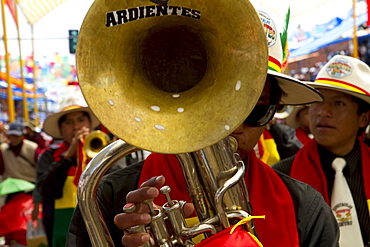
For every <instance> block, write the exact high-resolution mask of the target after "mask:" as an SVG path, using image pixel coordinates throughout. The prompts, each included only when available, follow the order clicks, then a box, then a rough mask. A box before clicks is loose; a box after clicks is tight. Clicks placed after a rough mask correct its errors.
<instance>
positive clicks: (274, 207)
mask: <svg viewBox="0 0 370 247" xmlns="http://www.w3.org/2000/svg"><path fill="white" fill-rule="evenodd" d="M246 167H247V170H246V175H245V182H246V186H247V189H248V192H249V197H250V201H251V203H252V206H253V212H252V215H256V216H259V215H265V219H256V220H254V223H255V225H256V229H257V233H258V238H259V240H260V242H261V243H262V245H263V246H265V247H275V246H284V247H291V246H299V238H298V232H297V223H296V216H295V215H296V214H295V210H294V205H293V200H292V198H291V195H290V193H289V191H288V189H287V188H286V186H285V184H284V182H283V181H282V180H281V179H280V177H279V176H278V175H277V174H276V173H275V172H274V171H273V170H272V169H271V168H270V167H269V166H267V165H266V164H264V163H263V162H262V161H261V160H259V159H258V158H257V157H256V155H255V153H254V151H253V150H252V151H251V152H250V153H249V155H248V164H246ZM159 175H163V176H164V177H165V178H166V185H169V186H170V187H171V195H172V199H174V200H185V201H188V202H190V201H191V200H190V197H189V194H188V188H187V185H186V181H185V179H184V176H183V173H182V171H181V166H180V164H179V162H178V160H177V158H176V156H174V155H164V154H156V153H152V154H151V155H149V157H148V158H147V159H146V161H145V163H144V166H143V170H142V173H141V177H140V181H139V184H141V183H142V182H144V181H147V180H148V179H150V178H152V177H153V176H159ZM154 202H155V203H156V204H158V205H163V204H164V203H166V202H167V200H166V198H165V196H164V195H162V194H160V195H159V196H158V198H156V199H155V200H154ZM282 222H284V224H282ZM217 246H219V245H217ZM230 246H232V245H230ZM234 246H237V245H234ZM243 246H245V245H243Z"/></svg>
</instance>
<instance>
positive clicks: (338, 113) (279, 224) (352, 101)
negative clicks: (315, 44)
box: [0, 12, 370, 247]
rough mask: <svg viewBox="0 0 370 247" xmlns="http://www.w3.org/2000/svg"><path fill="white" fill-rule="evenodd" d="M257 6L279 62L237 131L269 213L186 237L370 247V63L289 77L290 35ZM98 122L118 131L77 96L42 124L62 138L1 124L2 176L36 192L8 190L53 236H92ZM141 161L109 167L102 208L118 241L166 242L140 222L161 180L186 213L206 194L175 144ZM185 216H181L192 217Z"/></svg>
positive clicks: (84, 239) (18, 236)
mask: <svg viewBox="0 0 370 247" xmlns="http://www.w3.org/2000/svg"><path fill="white" fill-rule="evenodd" d="M259 14H260V18H261V20H262V21H263V23H265V24H266V25H267V24H268V23H270V24H269V25H270V26H269V27H268V28H269V29H268V30H270V32H269V33H267V38H271V33H276V34H277V35H276V36H275V37H274V39H275V42H272V43H269V47H268V52H269V62H268V65H269V66H268V71H267V76H266V80H265V81H264V82H263V83H264V85H262V86H263V90H262V92H261V94H260V97H259V99H258V102H256V104H255V106H254V108H253V110H252V111H251V113H250V114H249V116H245V120H244V122H243V123H242V124H241V125H240V126H238V127H237V128H236V129H235V130H234V131H233V132H232V133H231V136H232V137H234V138H235V139H236V140H237V143H238V148H237V151H236V153H237V157H239V158H240V161H242V162H243V163H244V166H245V174H244V181H245V186H246V188H247V191H248V193H249V198H250V204H251V212H249V213H250V214H251V215H252V216H262V215H263V216H264V219H258V218H255V219H254V220H253V222H254V225H255V230H256V235H255V236H254V235H253V234H252V233H251V232H250V231H249V230H246V228H245V227H243V225H240V226H239V225H236V226H237V227H236V232H234V233H232V234H228V237H227V240H222V241H221V240H219V239H218V238H217V236H219V234H221V233H223V232H227V233H229V232H230V228H231V227H230V228H226V229H222V230H221V232H220V233H218V234H215V235H214V236H212V237H211V238H208V239H206V240H203V241H202V239H200V240H199V239H198V240H193V239H192V240H188V241H189V242H191V243H192V244H196V243H199V245H198V246H205V245H206V244H209V245H210V244H213V245H215V246H265V247H270V246H284V247H290V246H292V247H293V246H302V247H321V246H322V247H331V246H333V247H336V246H340V247H350V246H351V247H352V246H356V247H361V246H364V247H366V246H370V207H369V205H370V166H369V162H370V148H369V146H368V143H370V142H369V140H370V138H368V135H369V131H368V130H367V127H368V125H369V122H370V67H369V66H368V65H367V64H366V63H364V62H362V61H361V60H359V59H356V58H352V57H350V56H347V55H336V56H333V57H332V58H330V60H328V61H327V62H326V63H325V65H324V66H322V67H321V68H320V70H319V71H318V73H317V74H316V75H315V77H314V78H313V80H312V82H310V83H309V82H302V81H300V80H299V79H297V78H294V77H291V76H287V75H285V74H284V73H283V69H284V68H283V49H282V44H281V36H280V35H279V33H278V31H277V29H276V27H275V24H274V25H272V24H271V23H273V21H272V19H271V17H270V16H269V15H268V14H267V13H265V12H259ZM271 30H273V31H271ZM283 106H289V107H287V108H286V109H289V110H287V111H288V112H287V114H285V116H284V117H277V114H276V113H277V110H278V109H279V108H282V107H283ZM283 109H284V108H283ZM96 129H101V130H104V131H105V132H107V133H108V134H109V131H108V130H107V129H106V128H105V127H104V126H103V125H102V124H101V123H100V122H99V120H98V119H97V118H96V116H95V115H94V114H93V112H92V110H91V109H90V108H89V107H88V106H86V105H85V104H84V103H79V102H78V103H76V102H75V101H68V102H67V103H66V104H62V105H61V108H60V110H59V111H58V112H56V113H54V114H52V115H50V116H48V117H47V118H46V120H45V122H44V123H43V126H42V132H43V133H44V134H46V135H47V136H49V137H51V138H52V140H53V141H52V142H50V141H47V140H46V139H45V138H44V136H43V135H44V134H43V133H39V132H38V131H37V129H36V127H35V125H34V124H33V123H32V122H28V123H19V122H13V123H10V124H9V125H8V127H7V128H5V127H3V125H0V134H1V136H2V137H1V142H2V143H1V146H0V174H1V176H2V180H3V181H4V180H5V179H7V178H9V177H11V178H18V179H22V180H25V181H28V182H31V183H33V184H34V185H35V188H34V189H33V190H32V191H18V192H15V193H11V194H7V195H6V200H5V204H7V203H10V202H11V201H12V200H14V198H16V196H17V195H19V194H27V195H28V196H29V197H27V200H30V198H31V200H32V202H33V209H32V212H31V213H30V214H29V215H28V218H26V220H25V222H27V221H32V220H37V219H39V218H42V221H43V225H44V229H45V231H46V236H47V240H48V243H49V246H53V247H59V246H92V243H91V240H90V236H89V233H88V230H87V227H86V220H85V219H83V217H82V214H81V208H80V207H79V205H78V203H77V200H76V198H77V197H76V196H77V188H78V181H79V178H80V176H81V174H82V172H83V171H84V169H85V168H86V166H87V165H88V163H89V162H90V160H91V157H87V156H86V152H85V151H84V148H83V147H84V142H85V140H86V139H85V138H86V137H87V136H88V135H89V134H90V133H91V132H92V131H93V130H96ZM111 137H112V136H111ZM135 161H137V162H131V161H130V162H129V164H130V165H126V164H127V162H126V160H125V164H120V163H119V162H118V164H117V166H116V167H115V168H114V169H112V170H110V171H109V172H108V174H106V175H105V176H104V177H103V179H102V180H101V181H100V184H99V188H98V191H97V197H98V203H99V207H100V210H101V214H102V217H103V218H104V220H105V222H106V226H107V228H108V229H107V230H108V231H109V233H110V235H111V237H112V241H113V242H114V244H115V246H126V247H134V246H149V245H148V243H149V242H151V243H153V244H154V242H155V241H157V242H156V244H157V245H159V244H160V241H165V240H161V239H154V238H153V235H152V232H150V231H148V232H147V231H135V230H134V229H137V228H136V226H139V225H144V226H145V225H148V224H150V223H151V222H152V221H153V220H154V218H155V217H154V216H153V212H152V211H153V209H152V208H151V207H148V206H147V205H148V204H151V203H154V204H155V205H164V204H165V203H167V202H168V197H167V196H165V195H163V194H161V193H160V192H159V188H160V187H162V186H164V185H168V186H170V187H171V195H173V196H174V198H176V200H183V201H186V202H187V203H186V204H184V207H183V214H184V215H185V217H186V218H188V219H190V218H194V217H195V216H196V214H197V213H198V211H197V212H195V206H194V204H196V203H197V202H195V201H193V199H194V197H193V195H190V194H189V191H188V186H189V183H187V179H186V178H185V177H184V175H183V173H182V171H181V166H180V162H179V160H178V159H177V157H176V156H175V155H174V154H162V153H151V154H150V155H149V156H148V157H142V159H140V160H135ZM222 181H223V180H222ZM222 185H223V184H220V186H222ZM148 201H150V202H149V203H148ZM151 201H153V202H151ZM193 203H194V204H193ZM150 209H152V211H150ZM1 213H2V211H1V209H0V214H1ZM188 219H187V220H188ZM9 220H11V219H9ZM249 220H250V219H249ZM187 222H188V221H186V223H183V224H184V225H186V226H188V227H190V225H187V224H188V223H187ZM0 229H1V225H0ZM2 230H4V229H2ZM152 230H153V228H152ZM0 233H1V231H0ZM4 236H5V239H6V244H8V245H10V244H12V243H17V244H19V245H23V246H26V245H27V239H26V228H24V229H18V230H17V231H13V232H8V233H6V234H4ZM241 239H243V240H242V241H241ZM176 241H182V240H179V239H177V240H176ZM193 241H194V242H193ZM217 241H221V242H222V243H221V242H217ZM189 242H188V243H189ZM162 244H163V242H162Z"/></svg>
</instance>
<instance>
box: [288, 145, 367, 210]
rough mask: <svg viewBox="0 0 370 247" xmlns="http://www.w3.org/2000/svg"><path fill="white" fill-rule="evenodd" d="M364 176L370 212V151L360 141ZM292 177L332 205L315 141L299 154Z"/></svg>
mask: <svg viewBox="0 0 370 247" xmlns="http://www.w3.org/2000/svg"><path fill="white" fill-rule="evenodd" d="M360 150H361V160H362V175H363V181H364V188H365V196H366V200H367V205H368V209H369V212H370V165H369V164H370V149H369V148H368V147H367V146H366V144H365V143H363V142H362V141H360ZM290 176H291V177H292V178H295V179H297V180H300V181H302V182H304V183H306V184H309V185H311V186H312V187H314V188H315V189H316V190H317V191H318V192H320V193H321V195H322V196H323V197H324V199H325V201H326V202H327V203H328V205H330V196H329V194H328V188H327V180H326V177H325V174H324V171H323V170H322V166H321V162H320V156H319V151H318V147H317V143H316V141H315V140H311V141H310V142H308V143H307V144H306V145H305V146H304V147H302V148H301V149H300V151H299V152H298V153H297V155H296V157H295V158H294V161H293V163H292V168H291V170H290Z"/></svg>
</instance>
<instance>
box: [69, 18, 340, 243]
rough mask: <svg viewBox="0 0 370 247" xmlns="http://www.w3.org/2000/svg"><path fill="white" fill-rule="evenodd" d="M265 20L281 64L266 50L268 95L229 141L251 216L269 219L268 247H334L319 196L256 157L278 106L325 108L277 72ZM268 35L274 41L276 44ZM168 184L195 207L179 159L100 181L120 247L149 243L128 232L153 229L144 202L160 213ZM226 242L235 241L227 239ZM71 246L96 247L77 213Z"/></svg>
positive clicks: (265, 227) (264, 228)
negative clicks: (237, 158)
mask: <svg viewBox="0 0 370 247" xmlns="http://www.w3.org/2000/svg"><path fill="white" fill-rule="evenodd" d="M261 19H263V20H264V22H263V23H265V24H266V26H265V27H266V30H269V31H268V34H269V37H270V38H271V39H273V40H276V43H275V42H272V43H269V47H270V49H277V54H279V51H280V56H279V55H276V54H275V53H273V52H271V50H269V51H270V53H269V54H270V60H269V65H271V67H269V72H268V75H267V78H266V81H265V84H264V89H263V92H262V93H261V95H260V98H259V100H258V102H257V104H256V105H255V108H254V109H253V110H252V112H251V113H250V114H249V116H245V117H246V118H245V121H244V122H243V123H242V124H241V125H240V126H239V127H238V128H237V129H235V130H234V131H233V133H232V134H231V135H232V136H233V137H235V138H236V139H237V141H238V145H239V146H238V150H237V153H238V154H239V156H240V157H241V158H242V159H243V161H244V164H245V166H246V173H245V181H246V186H247V188H248V192H249V196H250V201H251V204H252V208H253V210H252V212H251V213H252V215H266V219H264V220H259V219H257V220H255V221H254V223H255V226H256V231H257V233H258V238H259V241H260V242H261V243H262V245H263V246H265V247H270V246H284V247H290V246H316V247H319V246H322V247H331V246H337V242H338V226H337V224H336V222H335V219H334V216H333V214H332V213H331V211H330V208H329V207H328V206H327V205H326V204H325V202H324V201H323V198H322V196H321V195H320V194H319V193H318V192H317V191H315V190H314V189H313V188H312V187H310V186H308V185H306V184H303V183H301V182H298V181H296V180H294V179H291V178H289V177H288V176H286V175H283V174H280V173H277V172H274V171H273V169H271V168H270V167H269V166H267V165H266V164H265V163H263V162H262V161H261V160H260V159H258V158H257V157H256V154H255V152H254V150H253V147H254V146H255V145H256V144H257V141H258V140H259V138H260V136H261V134H262V132H263V131H264V129H265V127H266V124H268V123H269V122H270V120H271V119H272V118H273V116H274V114H275V111H276V109H277V107H278V105H280V104H290V103H292V104H300V103H301V104H305V103H308V102H317V101H321V100H322V96H321V94H319V93H318V92H317V91H316V90H313V88H311V87H309V86H307V85H306V84H304V83H301V82H299V81H297V80H294V79H293V78H290V77H287V76H284V75H282V74H281V73H279V72H277V71H276V70H279V71H280V70H281V65H282V64H281V61H282V48H281V43H280V39H279V33H278V32H277V30H276V27H275V24H274V23H273V21H272V19H271V18H270V16H269V15H268V14H266V13H262V14H261ZM271 30H272V31H271ZM271 34H275V36H273V37H271ZM270 63H271V64H270ZM273 68H274V69H275V70H274V71H273V70H272V69H273ZM262 83H263V82H262ZM164 184H165V185H169V186H170V187H171V194H173V195H176V200H185V201H188V202H190V201H191V199H190V196H189V194H188V188H187V185H186V181H185V178H184V176H183V174H182V172H181V167H180V164H179V162H178V160H177V158H176V157H175V156H174V155H165V154H158V153H152V154H150V155H149V156H148V158H147V159H146V160H145V162H144V164H143V163H138V164H134V165H130V166H128V167H127V168H125V169H122V170H119V171H117V172H114V173H111V174H108V175H106V176H105V177H103V180H102V181H101V183H100V185H99V189H98V195H97V197H98V202H99V206H100V209H101V211H102V215H103V218H104V220H105V222H106V224H107V226H108V231H109V233H110V234H111V236H112V239H113V241H114V243H115V246H126V247H133V246H140V245H142V244H144V243H146V242H148V241H150V235H149V234H147V233H135V234H133V233H132V234H130V233H129V232H128V230H127V229H128V228H130V227H132V226H136V225H147V224H148V223H149V222H150V221H151V217H150V215H149V214H148V211H147V210H146V209H147V208H148V207H147V205H145V204H144V203H143V201H145V200H147V199H148V200H150V199H154V203H155V204H156V205H163V204H164V202H167V200H166V198H165V196H164V195H162V194H160V193H159V191H158V187H160V186H162V185H164ZM133 204H135V205H136V210H135V211H134V212H133V213H123V207H125V208H126V207H131V206H132V205H133ZM184 209H185V210H186V211H187V213H189V214H190V213H191V211H192V210H191V209H192V208H191V204H186V205H185V208H184ZM242 232H243V231H242ZM227 235H228V236H230V234H229V232H228V233H227ZM215 236H217V235H215ZM201 243H202V242H201ZM201 243H200V244H201ZM234 244H235V245H230V246H236V245H237V244H239V245H238V246H250V245H247V244H250V242H248V241H247V240H245V242H243V241H242V240H239V242H238V243H234ZM243 244H244V245H243ZM67 245H68V246H91V243H90V239H89V236H88V234H87V230H86V226H85V225H84V220H83V219H82V215H81V211H80V209H79V207H77V208H76V210H75V213H74V217H73V219H72V221H71V226H70V229H69V235H68V239H67ZM215 246H220V245H217V244H216V245H215Z"/></svg>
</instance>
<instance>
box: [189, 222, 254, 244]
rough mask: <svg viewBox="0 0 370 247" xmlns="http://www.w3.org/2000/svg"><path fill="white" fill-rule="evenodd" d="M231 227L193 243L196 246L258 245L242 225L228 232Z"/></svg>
mask: <svg viewBox="0 0 370 247" xmlns="http://www.w3.org/2000/svg"><path fill="white" fill-rule="evenodd" d="M231 228H232V227H229V228H228V229H225V230H223V231H221V232H219V233H217V234H215V235H213V236H211V237H209V238H207V239H205V240H204V241H202V242H200V243H199V244H197V245H195V246H196V247H214V246H217V247H259V246H260V245H259V244H258V243H257V242H256V240H255V239H253V237H252V236H251V235H250V234H249V233H248V232H247V231H244V230H243V229H242V227H240V226H239V227H237V228H236V229H235V231H234V232H233V233H232V234H230V231H231Z"/></svg>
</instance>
